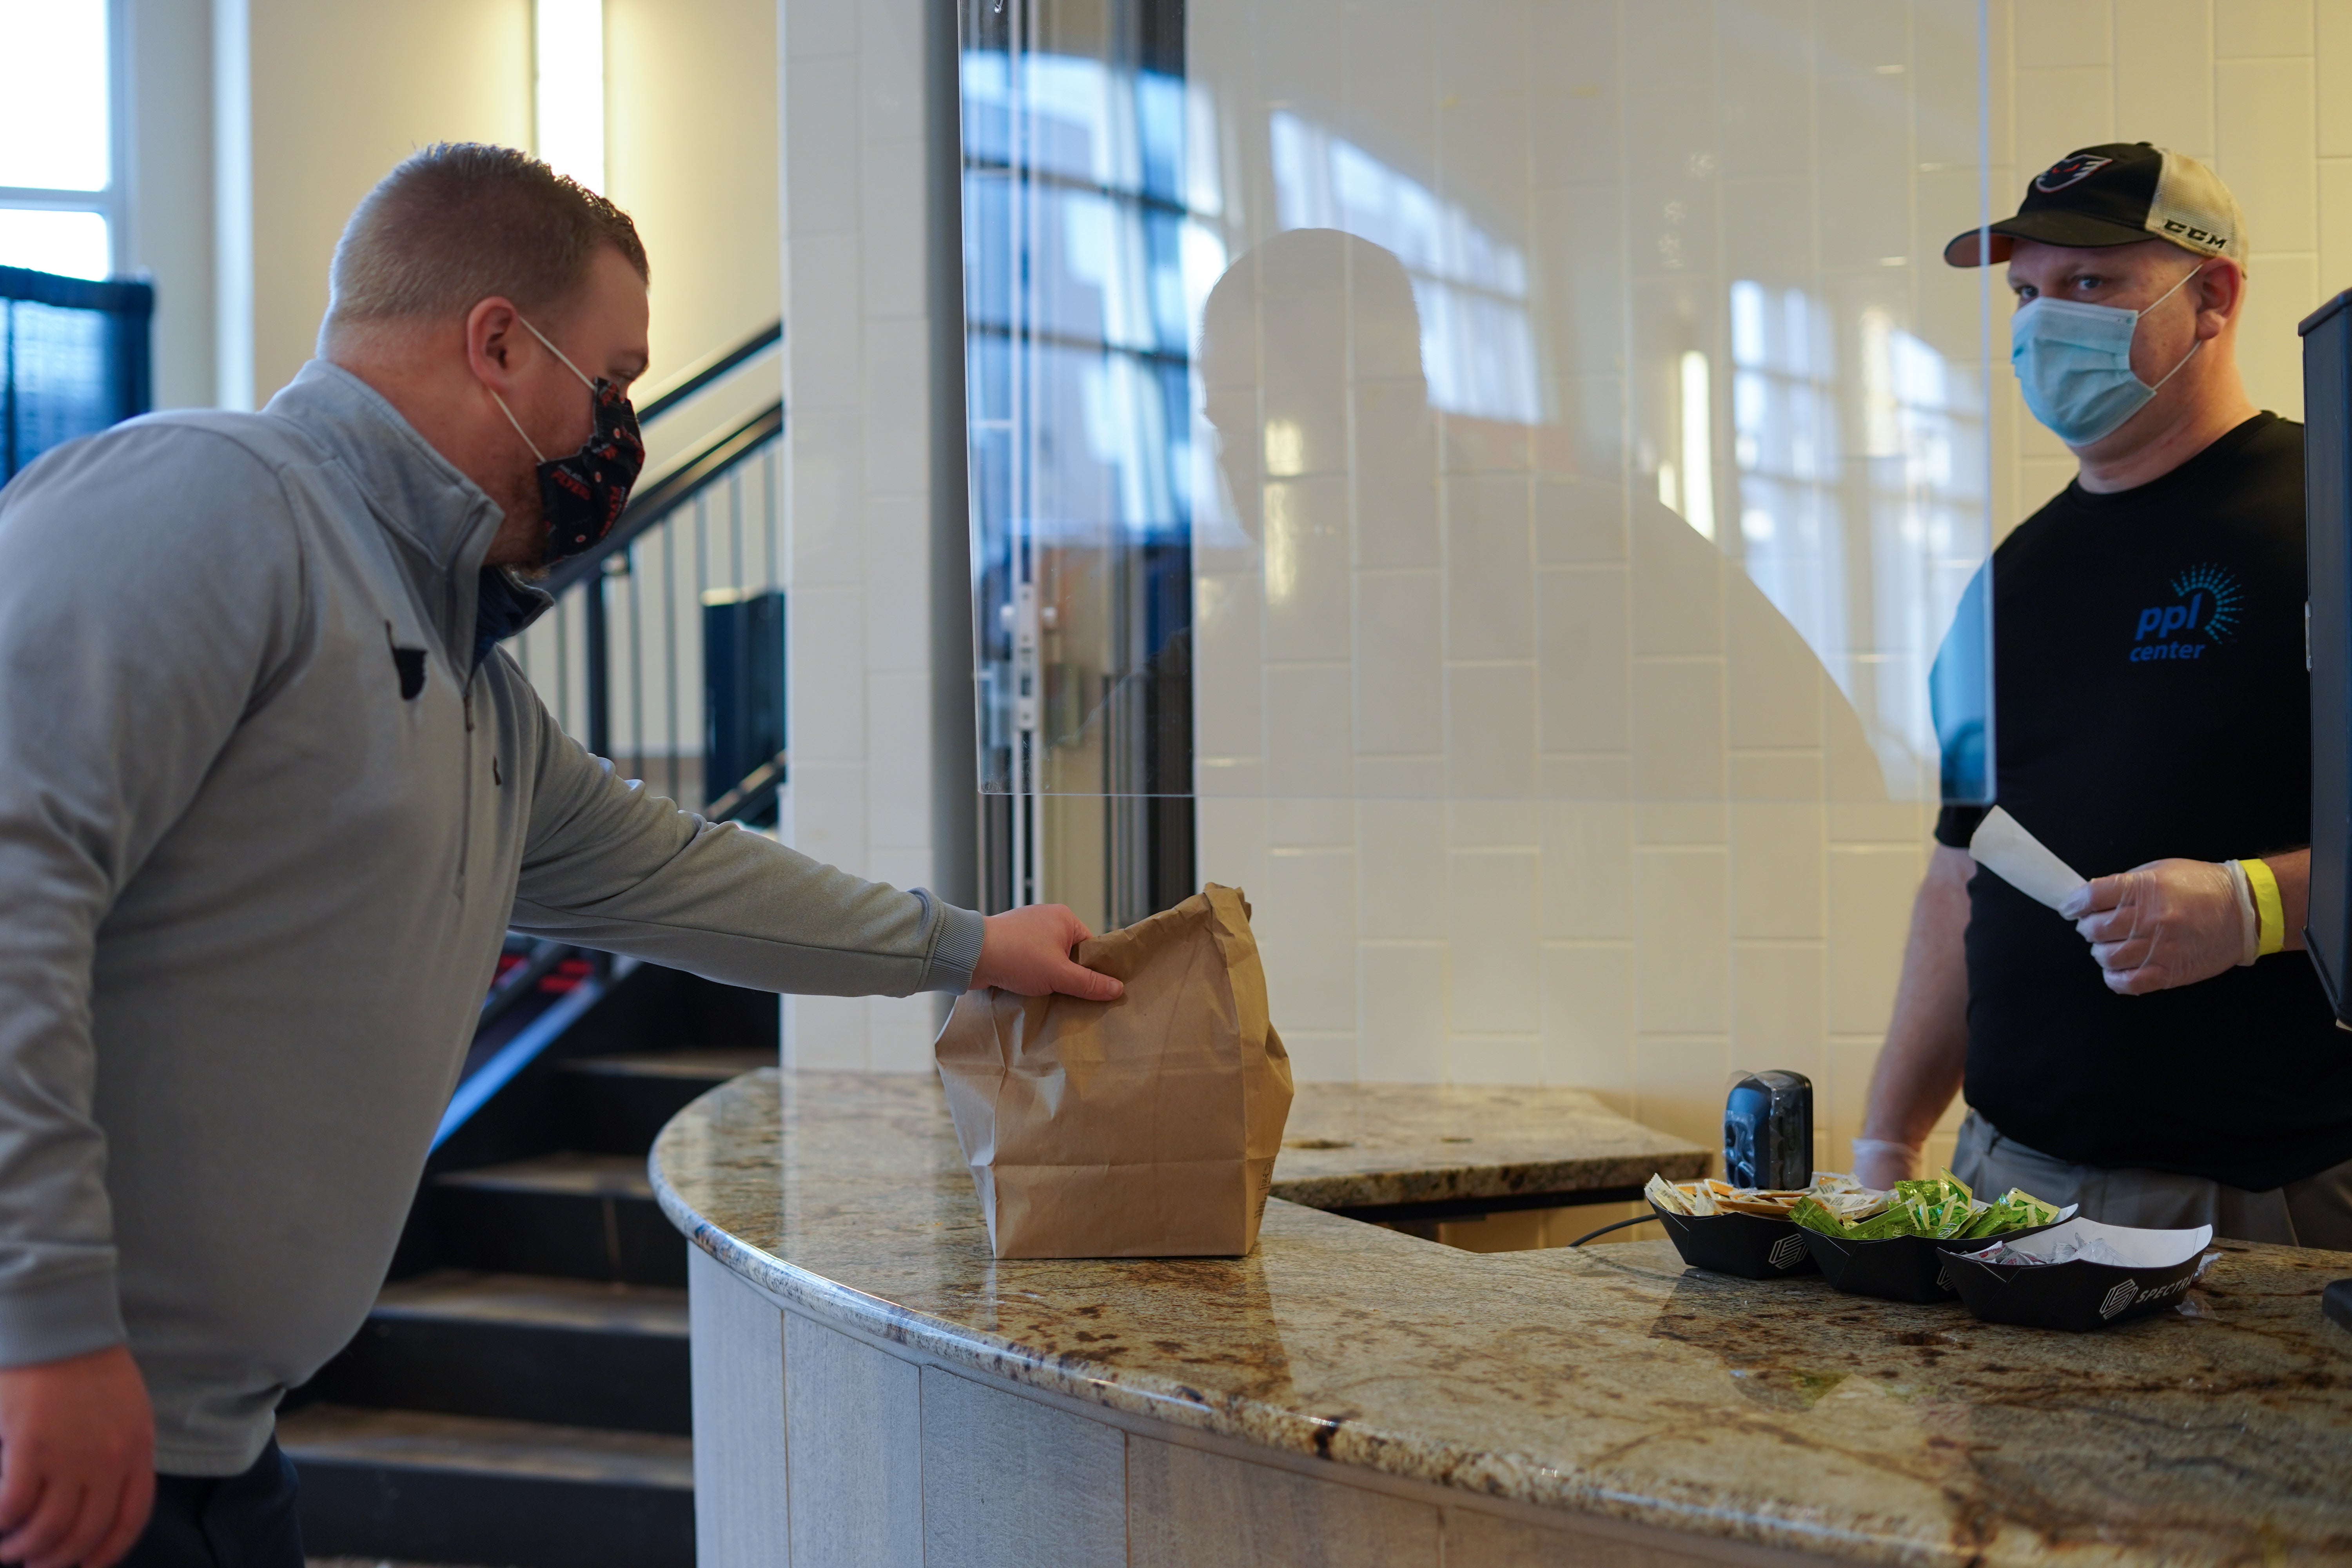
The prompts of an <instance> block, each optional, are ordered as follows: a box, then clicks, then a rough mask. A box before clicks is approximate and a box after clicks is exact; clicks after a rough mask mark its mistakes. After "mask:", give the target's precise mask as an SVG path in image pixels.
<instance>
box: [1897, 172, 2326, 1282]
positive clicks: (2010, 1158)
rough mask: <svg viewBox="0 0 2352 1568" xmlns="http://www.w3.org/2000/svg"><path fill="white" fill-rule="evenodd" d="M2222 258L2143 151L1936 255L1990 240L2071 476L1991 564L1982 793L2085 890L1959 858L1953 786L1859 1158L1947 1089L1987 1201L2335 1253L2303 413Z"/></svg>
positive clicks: (2199, 180)
mask: <svg viewBox="0 0 2352 1568" xmlns="http://www.w3.org/2000/svg"><path fill="white" fill-rule="evenodd" d="M2244 258H2245V237H2244V232H2243V222H2242V218H2241V217H2240V216H2239V214H2238V212H2237V206H2236V203H2235V202H2234V201H2233V200H2232V199H2231V196H2230V195H2229V192H2228V191H2227V189H2226V188H2225V187H2223V186H2222V184H2221V181H2220V180H2219V178H2218V177H2216V176H2215V175H2214V174H2212V173H2211V171H2210V170H2208V169H2206V168H2205V167H2204V165H2202V164H2200V163H2197V162H2196V161H2195V160H2194V159H2189V158H2185V157H2183V156H2181V155H2180V154H2179V153H2168V152H2164V151H2162V150H2160V149H2158V148H2154V147H2150V146H2148V145H2147V144H2146V143H2144V142H2143V143H2137V144H2126V143H2120V142H2118V143H2111V144H2108V145H2105V146H2098V147H2089V148H2084V149H2083V150H2082V151H2080V152H2077V153H2072V154H2070V155H2069V156H2067V157H2066V158H2064V159H2062V160H2061V161H2060V162H2059V163H2056V164H2054V165H2053V166H2052V167H2051V168H2050V169H2049V170H2047V171H2045V172H2044V173H2043V174H2041V175H2039V176H2038V177H2037V178H2036V179H2035V180H2034V181H2033V183H2032V186H2031V187H2030V188H2029V189H2028V191H2027V193H2026V198H2025V202H2024V205H2023V206H2022V208H2021V210H2020V212H2019V213H2018V215H2017V216H2015V217H2013V218H2010V219H2006V220H2003V221H2002V222H2000V223H1997V224H1994V225H1992V226H1991V228H1990V235H1989V236H1988V235H1985V234H1982V233H1980V232H1979V231H1978V230H1975V229H1971V230H1969V232H1968V233H1966V234H1963V235H1961V236H1959V237H1958V238H1956V239H1954V240H1953V241H1952V243H1951V245H1950V247H1948V248H1947V250H1946V252H1945V259H1946V260H1947V261H1948V262H1950V263H1951V264H1952V265H1954V266H1962V267H1969V266H1979V265H1983V264H1986V263H1990V262H1998V261H2003V260H2005V261H2007V262H2008V264H2009V283H2010V286H2011V289H2012V290H2013V291H2014V292H2015V293H2016V295H2017V299H2018V314H2017V316H2016V318H2015V320H2014V322H2013V324H2012V330H2011V337H2012V344H2013V350H2012V360H2013V362H2014V363H2015V365H2016V367H2017V371H2018V374H2019V378H2020V381H2021V389H2022V390H2023V392H2024V395H2025V399H2026V404H2027V406H2028V407H2029V408H2030V409H2032V412H2033V414H2034V416H2036V417H2037V418H2039V419H2041V420H2042V423H2043V424H2045V425H2047V426H2050V427H2051V428H2052V429H2053V431H2055V432H2056V433H2057V435H2058V436H2059V437H2060V438H2061V439H2062V440H2063V441H2065V442H2066V443H2067V445H2068V447H2071V448H2072V449H2073V451H2074V455H2075V457H2076V458H2077V459H2078V461H2079V463H2080V465H2081V470H2080V473H2079V474H2078V476H2077V477H2076V479H2074V482H2073V483H2072V484H2070V485H2068V486H2067V487H2066V489H2064V490H2063V491H2062V492H2061V493H2060V494H2059V495H2058V496H2057V497H2055V498H2054V499H2053V500H2051V501H2050V502H2049V503H2048V504H2047V505H2045V506H2044V507H2042V510H2040V511H2038V512H2036V513H2035V514H2034V515H2033V516H2032V517H2031V518H2029V519H2028V520H2026V521H2024V522H2023V523H2021V524H2020V525H2019V527H2018V528H2017V530H2016V531H2015V532H2013V533H2012V534H2011V535H2010V537H2009V538H2008V539H2007V540H2006V541H2004V542H2002V544H2001V546H2000V549H1999V550H1998V551H1996V552H1994V555H1993V559H1992V562H1991V563H1990V573H1991V578H1992V605H1993V661H1992V663H1993V671H1994V677H1993V679H1994V687H1995V689H1994V702H1993V706H1992V719H1993V735H1994V745H1993V748H1992V754H1993V767H1994V775H1993V782H1994V788H1995V794H1996V797H1997V799H1998V802H1999V804H2000V807H2001V809H2002V810H2003V811H2005V812H2006V813H2007V814H2008V815H2009V816H2011V817H2014V818H2015V819H2016V820H2017V821H2018V822H2019V823H2020V824H2021V825H2022V826H2024V828H2025V829H2026V830H2027V831H2028V832H2029V833H2031V834H2032V835H2033V836H2034V837H2037V838H2039V839H2040V840H2041V841H2042V843H2044V844H2045V845H2047V846H2048V847H2050V848H2051V849H2052V850H2053V851H2054V852H2055V853H2056V854H2057V856H2058V858H2061V859H2063V860H2064V861H2065V862H2066V863H2067V864H2068V865H2070V866H2073V867H2075V868H2079V870H2080V871H2081V872H2082V873H2084V875H2087V876H2090V877H2092V878H2093V881H2092V882H2091V884H2090V885H2089V886H2088V887H2087V888H2085V889H2082V890H2081V891H2080V892H2078V893H2076V894H2075V895H2074V897H2073V898H2072V899H2071V900H2068V901H2067V902H2066V903H2065V905H2064V906H2063V909H2062V910H2058V911H2054V912H2053V910H2050V909H2049V908H2047V907H2045V906H2044V905H2042V903H2039V902H2037V901H2036V900H2033V899H2032V898H2030V897H2028V896H2027V895H2026V894H2025V893H2023V892H2021V891H2019V890H2018V889H2016V888H2014V887H2011V885H2010V884H2009V883H2007V882H2005V881H2003V880H2002V879H2000V878H1999V877H1998V876H1996V875H1994V874H1993V873H1992V872H1991V871H1990V870H1979V869H1978V868H1977V867H1976V865H1975V863H1974V862H1973V861H1972V860H1971V858H1970V857H1969V852H1968V845H1969V840H1970V838H1971V837H1972V835H1973V834H1974V833H1975V831H1976V829H1977V827H1978V826H1979V823H1980V822H1981V821H1982V819H1983V817H1984V816H1985V812H1984V810H1983V809H1982V808H1969V807H1948V808H1946V810H1945V811H1944V813H1943V815H1942V816H1941V818H1940V819H1939V820H1938V822H1937V827H1936V840H1937V847H1936V849H1935V851H1934V857H1933V859H1932V861H1931V863H1930V865H1929V868H1928V872H1927V880H1926V882H1925V883H1924V884H1923V885H1922V887H1921V888H1920V889H1919V895H1918V900H1917V902H1916V906H1915V907H1914V910H1913V913H1912V922H1911V933H1910V940H1909V945H1908V947H1907V949H1906V952H1905V954H1904V964H1903V978H1902V984H1901V985H1900V987H1899V989H1898V991H1897V994H1896V997H1895V1017H1894V1021H1893V1024H1892V1026H1890V1028H1889V1030H1888V1033H1887V1038H1886V1044H1885V1048H1884V1049H1883V1050H1882V1051H1881V1052H1880V1055H1879V1059H1878V1066H1877V1070H1876V1072H1875V1073H1874V1077H1873V1080H1872V1083H1871V1090H1870V1100H1869V1106H1868V1110H1867V1112H1866V1117H1865V1121H1864V1136H1863V1137H1862V1138H1861V1139H1859V1140H1857V1141H1856V1142H1855V1145H1854V1154H1855V1168H1856V1174H1857V1175H1858V1176H1859V1177H1860V1178H1861V1179H1862V1180H1863V1181H1864V1182H1867V1183H1869V1184H1872V1185H1874V1186H1885V1185H1888V1184H1891V1183H1892V1182H1893V1181H1895V1179H1897V1178H1899V1177H1902V1176H1906V1175H1911V1174H1914V1173H1916V1170H1917V1166H1918V1163H1919V1158H1920V1151H1921V1147H1922V1145H1923V1144H1924V1143H1925V1142H1926V1140H1927V1134H1928V1132H1929V1131H1931V1130H1932V1129H1933V1127H1934V1126H1935V1123H1936V1121H1937V1118H1938V1117H1939V1116H1940V1115H1941V1114H1942V1113H1943V1111H1944V1110H1945V1108H1946V1107H1947V1106H1948V1105H1949V1104H1950V1102H1951V1097H1952V1094H1953V1091H1954V1090H1956V1089H1961V1088H1962V1087H1963V1081H1964V1080H1965V1089H1966V1094H1967V1099H1968V1104H1969V1114H1968V1117H1967V1119H1966V1121H1964V1122H1963V1123H1962V1125H1961V1130H1960V1135H1959V1144H1958V1151H1957V1152H1956V1155H1955V1158H1954V1162H1953V1164H1954V1169H1955V1171H1956V1173H1958V1175H1959V1176H1960V1177H1961V1178H1962V1179H1963V1180H1966V1181H1968V1182H1969V1183H1970V1184H1973V1185H1975V1186H1977V1187H1979V1188H1980V1189H1988V1190H1990V1191H1992V1192H1996V1193H1997V1192H2000V1191H2001V1190H2004V1189H2006V1188H2008V1187H2010V1186H2012V1185H2014V1186H2021V1187H2023V1188H2025V1189H2026V1190H2027V1191H2029V1192H2031V1193H2032V1194H2034V1195H2036V1196H2038V1197H2042V1198H2046V1199H2049V1200H2051V1201H2053V1202H2056V1203H2062V1204H2063V1203H2076V1202H2079V1203H2080V1204H2082V1205H2083V1209H2084V1213H2085V1214H2086V1215H2090V1216H2091V1217H2094V1218H2097V1219H2104V1220H2106V1221H2109V1222H2111V1223H2119V1224H2125V1225H2150V1226H2192V1225H2199V1224H2208V1223H2210V1224H2211V1225H2213V1226H2215V1228H2216V1230H2217V1231H2218V1232H2220V1233H2221V1234H2222V1235H2226V1236H2233V1237H2242V1238H2246V1239H2251V1240H2262V1241H2281V1242H2291V1243H2300V1244H2301V1245H2305V1246H2320V1247H2339V1248H2352V1036H2348V1035H2345V1034H2342V1033H2340V1032H2338V1031H2337V1030H2336V1028H2335V1027H2334V1024H2333V1019H2332V1016H2331V1015H2330V1013H2329V1010H2328V1006H2327V1004H2326V1000H2325V998H2324V996H2323V994H2322V993H2321V991H2320V987H2319V983H2318V980H2317V978H2316V976H2315V974H2314V973H2313V972H2312V970H2311V967H2310V965H2309V963H2307V962H2305V960H2304V959H2303V958H2302V957H2301V956H2300V955H2299V953H2298V952H2297V951H2295V950H2299V949H2300V948H2301V946H2302V937H2301V933H2302V929H2303V921H2304V904H2305V888H2306V884H2307V881H2308V872H2309V865H2310V854H2309V851H2308V849H2307V848H2305V846H2306V845H2307V844H2308V843H2309V840H2310V818H2311V792H2310V751H2311V747H2310V731H2309V724H2308V713H2309V709H2308V706H2307V704H2308V700H2309V682H2308V679H2307V677H2306V675H2305V670H2304V658H2303V606H2304V601H2305V574H2304V542H2303V443H2302V428H2301V426H2297V425H2294V424H2293V423H2291V422H2288V421H2285V420H2282V419H2280V418H2279V417H2278V416H2275V415H2273V414H2265V413H2261V412H2258V411H2257V410H2256V409H2255V407H2254V405H2253V404H2252V402H2251V401H2250V400H2249V399H2248V397H2247V395H2246V391H2245V386H2244V383H2243V381H2242V378H2241V377H2240V375H2239V373H2238V366H2237V363H2236V357H2235V353H2234V346H2235V342H2236V332H2237V326H2238V322H2239V320H2240V317H2241V315H2242V310H2243V305H2244V300H2245V289H2246V280H2245V264H2244ZM1980 587H1981V578H1980V579H1979V588H1980ZM1977 591H1978V589H1972V590H1971V594H1972V595H1973V594H1974V593H1976V592H1977ZM1967 621H1968V613H1967V610H1966V608H1965V607H1964V609H1963V614H1962V616H1961V623H1962V624H1966V623H1967ZM1956 640H1957V634H1956ZM1946 657H1947V658H1955V657H1957V650H1956V649H1951V648H1948V652H1947V656H1946ZM1948 771H1950V770H1949V767H1948Z"/></svg>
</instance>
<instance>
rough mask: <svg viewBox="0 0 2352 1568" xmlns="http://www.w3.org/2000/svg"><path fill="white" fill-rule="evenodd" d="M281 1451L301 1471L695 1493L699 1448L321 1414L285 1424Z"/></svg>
mask: <svg viewBox="0 0 2352 1568" xmlns="http://www.w3.org/2000/svg"><path fill="white" fill-rule="evenodd" d="M278 1446H279V1447H282V1448H284V1449H285V1450H286V1452H287V1454H288V1455H289V1457H290V1458H292V1459H293V1461H294V1463H295V1465H296V1466H297V1467H298V1468H299V1467H300V1466H303V1465H355V1466H377V1467H384V1468H397V1469H412V1470H461V1471H466V1472H469V1473H473V1474H488V1475H501V1476H509V1477H513V1478H515V1479H529V1480H551V1481H579V1482H585V1483H588V1484H590V1485H594V1486H606V1487H614V1486H620V1487H647V1488H656V1489H665V1490H677V1491H691V1490H693V1489H694V1440H693V1439H692V1438H690V1437H677V1436H666V1435H664V1434H661V1433H657V1432H624V1431H613V1430H607V1429H603V1428H598V1427H593V1426H548V1425H544V1424H542V1423H540V1422H536V1421H500V1420H494V1419H491V1418H489V1417H487V1416H480V1415H437V1414H434V1413H431V1412H427V1411H422V1410H363V1409H359V1408H356V1407H354V1406H352V1405H309V1406H306V1407H305V1408H303V1409H300V1410H296V1411H291V1412H289V1413H288V1414H286V1415H280V1416H279V1417H278Z"/></svg>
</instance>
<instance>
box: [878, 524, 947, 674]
mask: <svg viewBox="0 0 2352 1568" xmlns="http://www.w3.org/2000/svg"><path fill="white" fill-rule="evenodd" d="M860 543H861V545H862V546H863V549H864V555H865V560H864V563H863V566H862V572H863V575H864V578H865V582H864V584H863V586H864V588H865V599H866V668H868V669H871V670H884V669H892V670H919V671H925V672H928V671H929V669H930V668H931V595H930V572H929V566H930V553H931V545H930V498H929V497H928V496H923V495H876V494H873V493H871V492H870V491H869V492H868V493H867V495H866V527H865V530H864V537H863V539H862V540H861V541H860Z"/></svg>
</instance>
